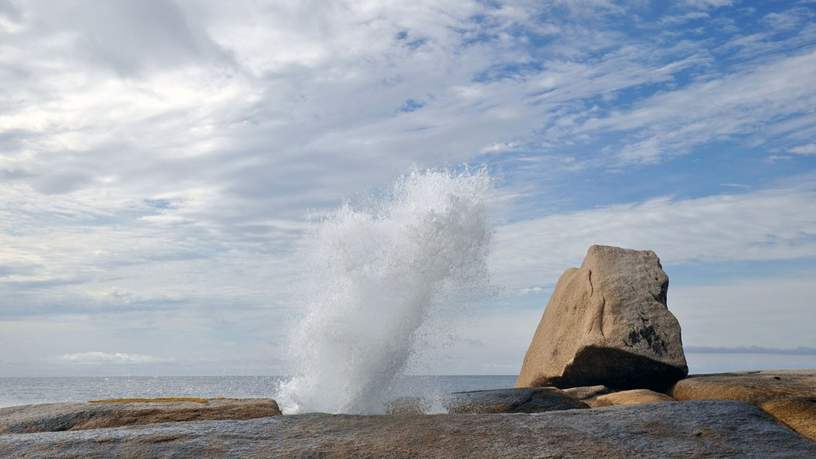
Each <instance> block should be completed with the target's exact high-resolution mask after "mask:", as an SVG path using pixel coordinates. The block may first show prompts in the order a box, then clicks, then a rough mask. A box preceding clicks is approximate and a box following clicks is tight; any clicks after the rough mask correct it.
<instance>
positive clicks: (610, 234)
mask: <svg viewBox="0 0 816 459" xmlns="http://www.w3.org/2000/svg"><path fill="white" fill-rule="evenodd" d="M495 239H496V244H495V245H496V247H495V250H494V252H493V254H492V255H491V260H492V266H493V271H494V277H496V278H497V280H499V283H500V284H501V285H506V286H509V287H512V288H519V289H521V288H529V286H531V285H541V283H542V282H547V283H548V284H549V285H552V284H554V283H555V281H556V280H557V278H558V276H559V275H560V274H561V272H563V270H564V269H566V268H567V267H569V266H575V265H577V264H578V263H580V261H581V259H582V258H583V256H584V254H585V253H586V249H587V248H588V247H589V246H590V245H592V244H609V245H616V246H622V247H628V248H634V249H651V250H654V251H656V252H657V254H658V255H659V256H660V257H661V259H662V260H663V262H664V263H671V264H682V263H700V262H718V261H740V260H744V261H749V260H753V261H756V260H779V259H791V258H799V257H816V191H814V189H813V187H812V185H810V184H808V185H803V186H802V187H795V188H779V189H766V190H761V191H754V192H750V193H744V194H724V195H715V196H709V197H703V198H695V199H685V200H675V199H671V198H668V197H666V198H656V199H652V200H649V201H646V202H642V203H632V204H622V205H613V206H607V207H602V208H597V209H590V210H582V211H577V212H569V213H562V214H554V215H550V216H546V217H542V218H536V219H530V220H524V221H520V222H517V223H511V224H508V225H503V226H500V227H499V228H497V231H496V238H495Z"/></svg>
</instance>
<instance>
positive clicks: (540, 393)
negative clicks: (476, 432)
mask: <svg viewBox="0 0 816 459" xmlns="http://www.w3.org/2000/svg"><path fill="white" fill-rule="evenodd" d="M445 406H446V407H447V409H448V413H450V414H484V413H542V412H544V411H558V410H573V409H581V408H589V406H588V405H587V404H586V403H584V402H582V401H580V400H576V399H575V398H573V397H571V396H570V395H568V394H566V393H564V392H563V391H561V390H559V389H556V388H554V387H535V388H525V389H491V390H474V391H469V392H454V393H452V394H450V395H449V396H448V400H447V401H446V403H445Z"/></svg>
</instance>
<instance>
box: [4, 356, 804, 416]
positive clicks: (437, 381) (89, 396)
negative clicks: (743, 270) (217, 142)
mask: <svg viewBox="0 0 816 459" xmlns="http://www.w3.org/2000/svg"><path fill="white" fill-rule="evenodd" d="M686 357H687V359H688V362H689V370H690V372H691V373H692V374H700V373H720V372H728V371H751V370H763V369H765V370H770V369H801V368H816V355H785V354H770V353H769V354H749V353H689V354H687V355H686ZM282 379H284V378H282V377H280V376H157V377H145V376H133V377H127V376H111V377H0V407H6V406H14V405H25V404H31V403H51V402H67V401H86V400H97V399H105V398H120V397H163V396H190V397H234V398H255V397H273V398H274V393H275V390H276V388H277V385H278V383H279V382H280V381H281V380H282ZM515 380H516V376H515V375H460V376H406V377H404V378H402V379H401V380H400V381H399V382H398V383H397V384H396V385H395V387H394V389H393V390H392V392H393V393H395V394H397V395H423V396H435V395H442V394H447V393H450V392H457V391H467V390H479V389H498V388H506V387H512V386H513V384H514V383H515Z"/></svg>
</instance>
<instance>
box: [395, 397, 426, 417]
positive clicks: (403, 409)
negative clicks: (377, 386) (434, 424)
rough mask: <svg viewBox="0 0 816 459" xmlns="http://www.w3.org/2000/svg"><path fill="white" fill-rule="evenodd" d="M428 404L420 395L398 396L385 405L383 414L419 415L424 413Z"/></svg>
mask: <svg viewBox="0 0 816 459" xmlns="http://www.w3.org/2000/svg"><path fill="white" fill-rule="evenodd" d="M429 409H430V406H429V404H428V402H427V401H426V400H425V399H422V398H420V397H400V398H398V399H395V400H392V401H391V402H390V403H388V404H387V405H386V406H385V414H387V415H390V416H419V415H423V414H426V413H427V412H428V410H429Z"/></svg>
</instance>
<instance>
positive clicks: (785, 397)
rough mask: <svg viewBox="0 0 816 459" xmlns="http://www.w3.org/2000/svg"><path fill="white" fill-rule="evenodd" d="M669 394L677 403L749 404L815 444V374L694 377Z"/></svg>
mask: <svg viewBox="0 0 816 459" xmlns="http://www.w3.org/2000/svg"><path fill="white" fill-rule="evenodd" d="M671 394H672V396H673V397H674V398H676V399H677V400H741V401H744V402H750V403H753V404H755V405H757V406H759V407H761V408H762V409H764V410H765V411H767V412H768V413H770V414H771V415H772V416H774V417H775V418H776V419H778V420H780V421H781V422H784V423H785V424H787V425H788V426H790V427H791V428H793V429H794V430H796V431H797V432H799V433H801V434H802V435H805V436H807V437H808V438H810V439H812V440H814V441H816V370H782V371H750V372H744V373H720V374H712V375H695V376H690V377H688V378H686V379H683V380H681V381H678V382H677V384H675V385H674V387H673V388H672V390H671Z"/></svg>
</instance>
